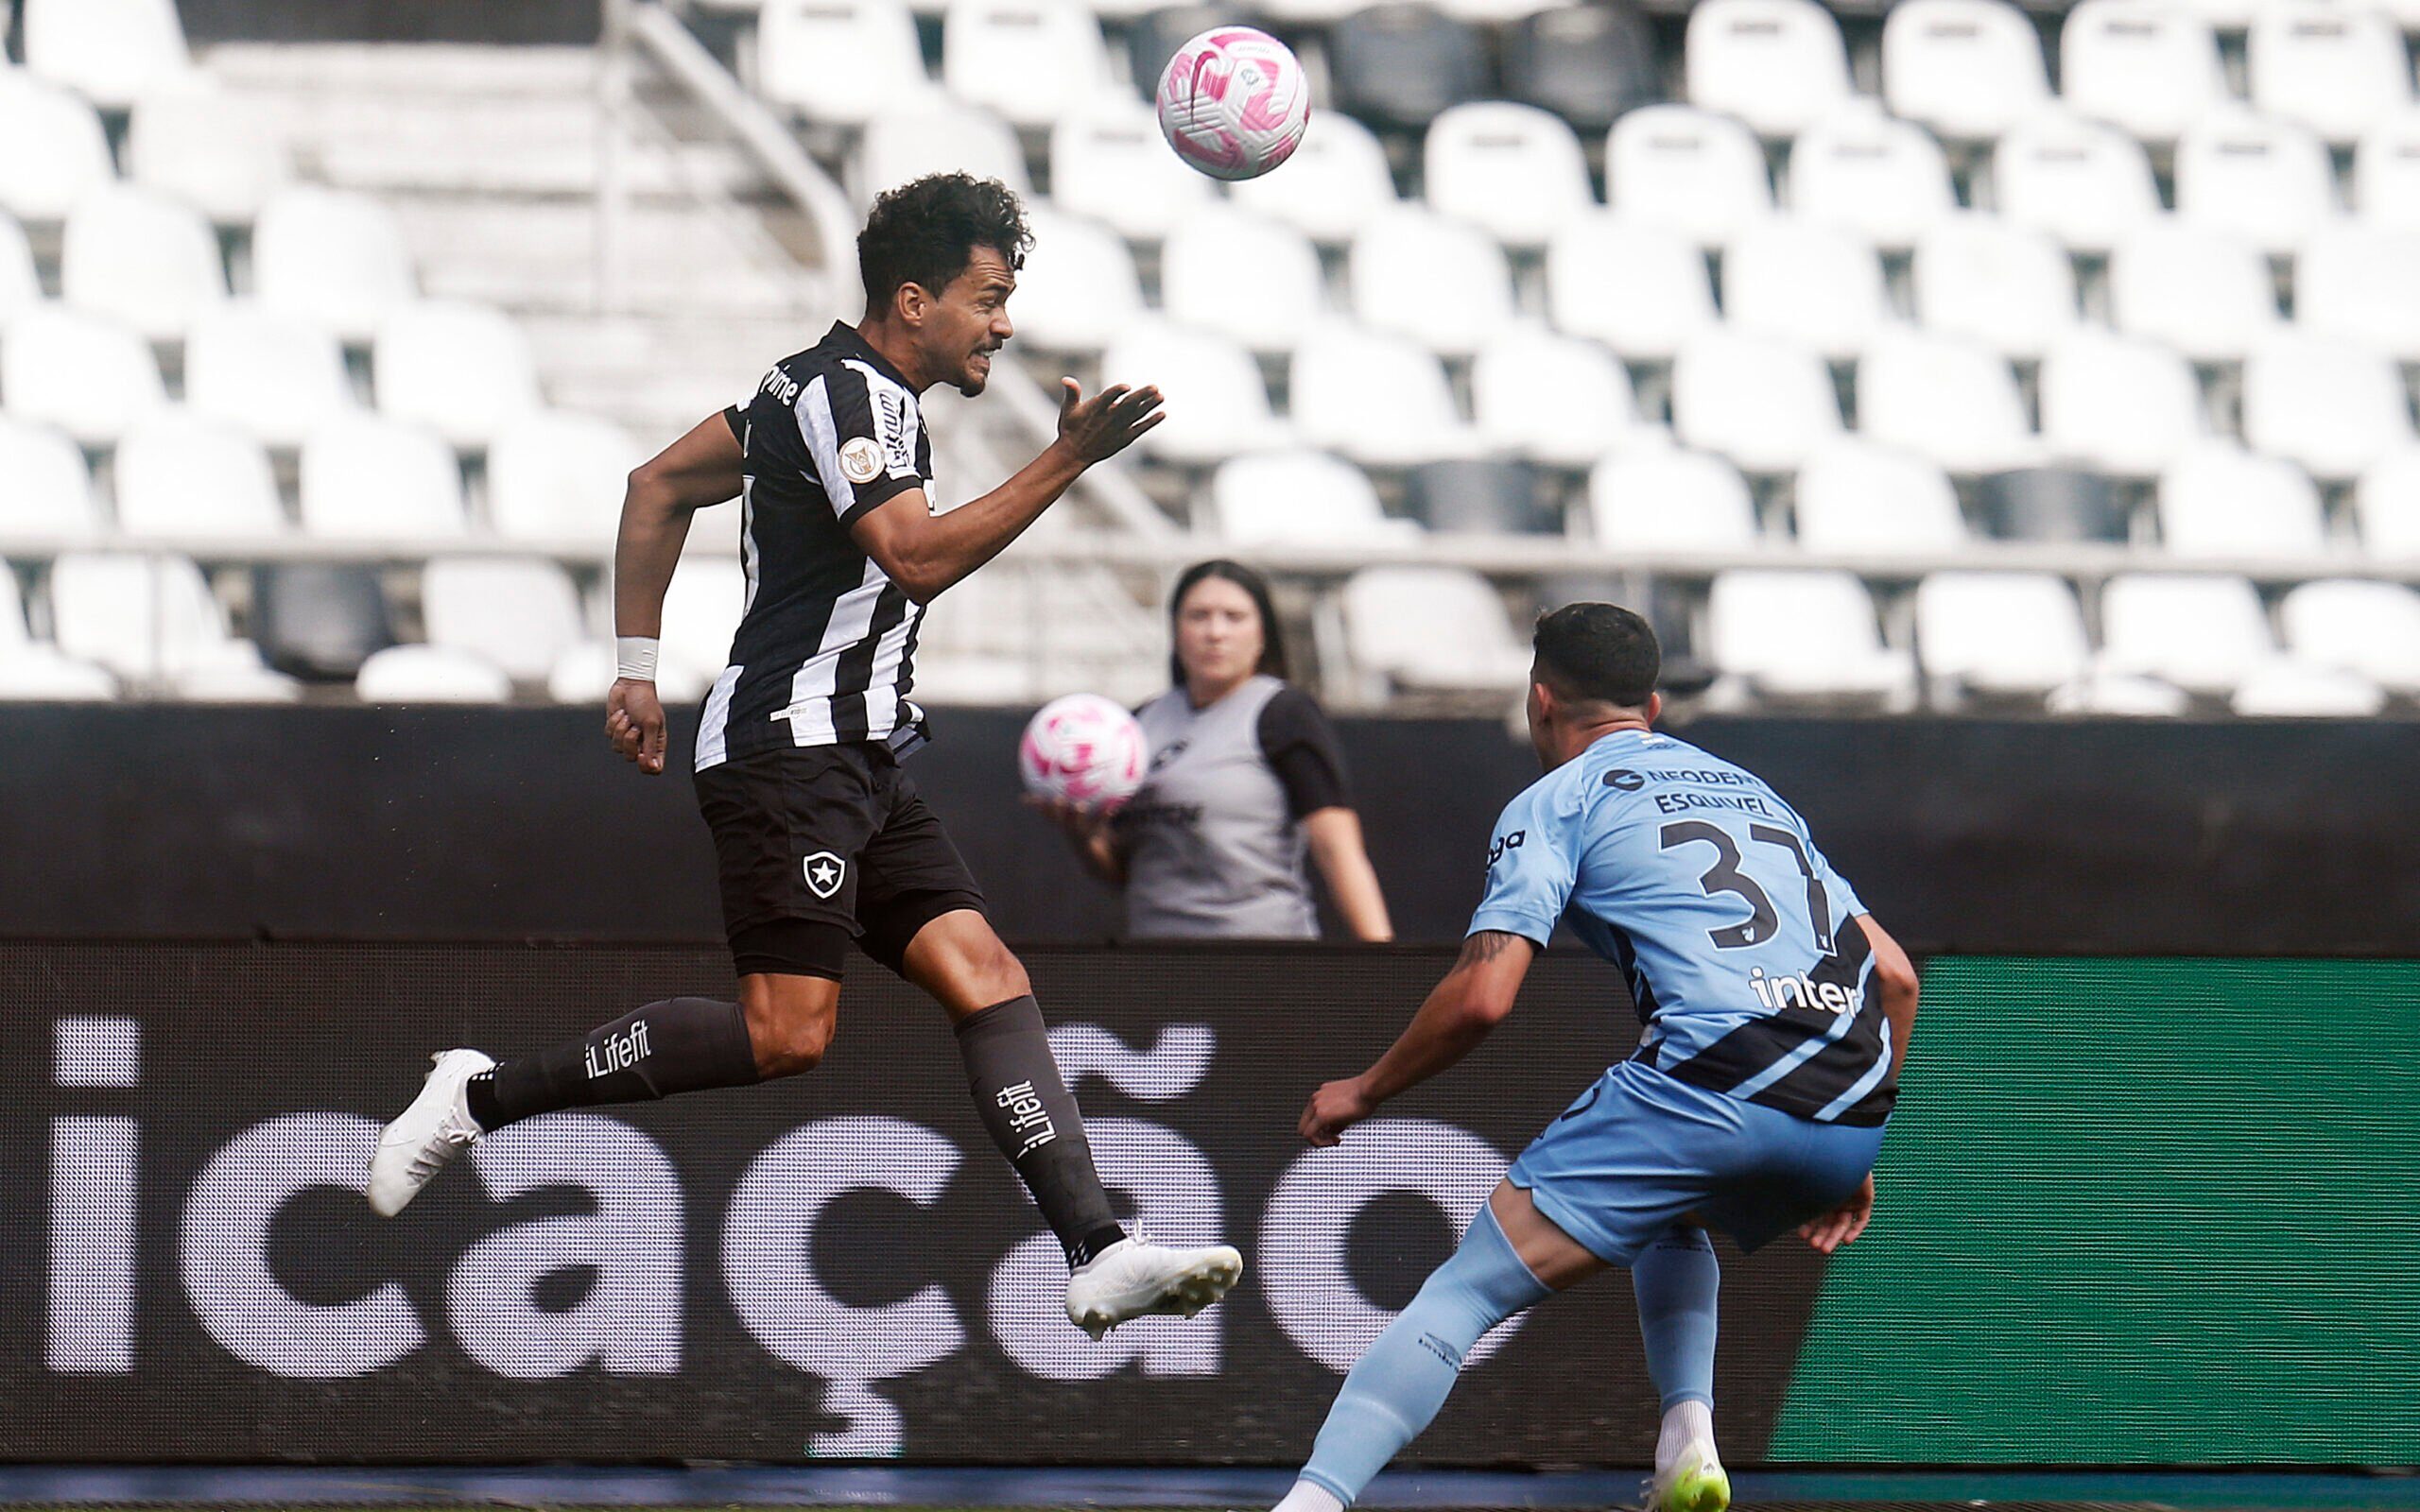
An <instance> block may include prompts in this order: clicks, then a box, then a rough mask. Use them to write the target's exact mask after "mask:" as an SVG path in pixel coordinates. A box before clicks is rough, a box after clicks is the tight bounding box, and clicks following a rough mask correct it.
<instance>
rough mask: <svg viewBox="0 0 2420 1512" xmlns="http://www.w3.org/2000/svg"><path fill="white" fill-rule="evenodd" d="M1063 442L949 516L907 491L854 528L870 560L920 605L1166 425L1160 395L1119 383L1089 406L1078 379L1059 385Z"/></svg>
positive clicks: (918, 494) (917, 492)
mask: <svg viewBox="0 0 2420 1512" xmlns="http://www.w3.org/2000/svg"><path fill="white" fill-rule="evenodd" d="M1060 382H1061V384H1062V385H1063V388H1062V390H1061V392H1060V396H1059V435H1058V437H1057V438H1055V439H1054V440H1052V441H1051V443H1050V444H1049V445H1048V446H1046V447H1044V448H1043V449H1042V455H1040V456H1037V457H1035V458H1034V459H1033V460H1032V461H1030V462H1028V463H1027V464H1026V465H1025V466H1024V467H1022V468H1019V469H1018V470H1017V472H1016V474H1015V475H1014V476H1012V477H1011V478H1010V479H1009V480H1008V481H1007V482H1006V483H1003V484H1001V485H1000V486H999V487H998V488H996V489H994V490H992V491H991V492H989V493H987V494H984V495H983V496H982V497H981V498H979V499H976V500H973V501H971V502H969V503H967V504H964V505H961V506H959V507H958V508H955V509H952V510H951V511H950V512H949V513H947V514H941V515H937V514H934V513H932V512H930V508H929V507H928V506H927V504H926V502H925V493H924V490H921V489H909V490H907V491H906V492H904V493H900V494H896V495H894V496H893V497H892V498H890V500H889V501H888V502H886V503H884V504H882V505H880V506H879V507H875V508H873V509H870V510H868V511H867V512H866V514H865V515H864V516H863V517H862V518H860V519H859V520H858V521H857V523H856V524H854V525H851V526H850V527H849V533H850V534H851V535H852V536H854V537H856V542H857V544H858V545H859V546H860V547H862V548H864V551H865V554H866V555H867V556H869V557H872V558H873V559H874V560H875V561H877V562H879V563H880V564H881V565H882V570H883V572H884V573H885V574H886V575H887V576H889V577H890V580H891V581H892V582H894V583H897V584H898V585H899V588H900V591H901V592H902V593H906V594H907V595H908V597H909V598H912V599H914V600H915V601H916V602H917V603H919V604H925V603H930V602H931V601H932V599H933V597H934V596H935V595H936V594H938V593H941V592H942V590H943V589H945V588H947V587H949V586H950V585H951V584H952V583H955V582H957V581H958V580H959V578H961V577H964V576H966V575H967V574H969V573H971V572H973V571H975V569H977V567H980V566H982V565H983V564H984V563H985V562H987V561H990V560H991V559H992V558H994V557H996V556H998V555H999V554H1000V553H1001V552H1002V551H1003V550H1005V549H1006V548H1007V546H1008V544H1009V542H1010V541H1014V540H1016V539H1017V537H1019V536H1021V535H1023V534H1025V531H1026V527H1027V526H1029V525H1030V524H1033V523H1034V522H1035V521H1036V520H1039V519H1041V518H1042V511H1043V510H1045V509H1047V508H1049V507H1051V506H1052V505H1053V504H1056V503H1058V502H1059V497H1060V495H1062V494H1063V493H1065V492H1066V491H1067V490H1068V489H1069V487H1071V486H1072V485H1073V484H1074V483H1075V481H1076V479H1078V478H1079V477H1081V476H1082V475H1083V472H1084V470H1085V469H1086V468H1088V467H1091V466H1092V465H1093V464H1094V463H1096V462H1102V461H1106V460H1108V459H1109V458H1111V457H1113V456H1115V455H1117V454H1118V453H1120V452H1122V451H1124V450H1126V448H1128V447H1129V446H1132V445H1133V444H1134V440H1135V438H1137V437H1139V436H1141V435H1142V434H1143V433H1144V432H1145V431H1148V430H1150V428H1151V427H1152V426H1154V425H1157V424H1158V423H1159V422H1160V421H1161V420H1162V419H1163V418H1164V412H1163V411H1162V410H1161V408H1160V391H1159V390H1158V389H1156V388H1149V387H1145V388H1129V387H1127V386H1126V385H1124V384H1114V385H1112V386H1111V387H1107V388H1104V389H1102V390H1101V391H1100V392H1099V393H1098V394H1095V395H1094V396H1093V397H1091V398H1090V399H1086V398H1085V397H1084V395H1083V389H1082V388H1081V387H1080V386H1079V385H1078V384H1077V382H1076V380H1074V379H1073V378H1063V379H1061V380H1060Z"/></svg>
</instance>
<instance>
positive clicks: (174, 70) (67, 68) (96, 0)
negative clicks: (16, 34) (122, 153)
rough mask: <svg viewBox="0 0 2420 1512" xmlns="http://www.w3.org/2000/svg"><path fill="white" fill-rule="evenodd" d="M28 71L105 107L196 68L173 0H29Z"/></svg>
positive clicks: (115, 107)
mask: <svg viewBox="0 0 2420 1512" xmlns="http://www.w3.org/2000/svg"><path fill="white" fill-rule="evenodd" d="M25 28H26V29H25V49H26V51H25V57H26V71H27V72H29V73H32V74H36V75H39V76H40V77H43V78H46V79H48V80H50V81H51V82H52V83H54V84H61V85H64V86H65V87H67V88H69V89H72V90H74V91H75V92H76V93H77V94H81V95H83V96H84V97H85V98H86V99H88V100H91V101H92V102H93V103H94V104H95V105H97V106H99V107H100V108H101V109H103V110H105V111H123V110H126V109H128V108H129V107H130V106H132V105H133V104H134V102H135V101H136V100H137V99H140V98H141V97H142V96H143V95H144V94H146V93H147V92H148V91H150V90H153V89H156V88H158V87H160V86H161V85H163V84H169V83H174V82H175V81H176V80H177V79H178V78H180V77H182V76H183V75H185V74H187V73H189V72H191V71H192V68H193V58H192V56H191V55H190V54H189V53H187V52H186V50H185V29H184V26H183V24H182V22H181V21H179V20H178V18H177V5H176V0H25Z"/></svg>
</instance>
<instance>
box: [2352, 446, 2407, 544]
mask: <svg viewBox="0 0 2420 1512" xmlns="http://www.w3.org/2000/svg"><path fill="white" fill-rule="evenodd" d="M2353 504H2354V510H2355V514H2356V517H2357V518H2358V519H2359V521H2360V524H2361V543H2362V545H2364V546H2365V547H2367V548H2368V549H2369V552H2370V554H2371V555H2372V556H2376V557H2384V558H2388V559H2390V560H2412V559H2415V558H2420V447H2411V446H2407V447H2403V448H2400V449H2398V450H2396V451H2394V452H2392V453H2389V454H2388V455H2385V456H2383V457H2380V458H2379V459H2378V460H2377V462H2375V463H2372V464H2371V466H2370V468H2369V470H2368V471H2367V472H2363V473H2362V474H2361V478H2360V481H2359V483H2358V484H2356V485H2355V486H2354V490H2353Z"/></svg>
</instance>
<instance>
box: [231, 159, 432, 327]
mask: <svg viewBox="0 0 2420 1512" xmlns="http://www.w3.org/2000/svg"><path fill="white" fill-rule="evenodd" d="M252 288H253V291H254V292H255V293H256V294H258V295H259V297H260V301H261V302H262V303H263V304H265V305H267V306H268V308H270V309H272V310H276V311H278V312H279V313H281V314H284V315H290V316H293V317H296V318H299V319H303V320H308V321H311V322H312V323H314V324H316V325H320V326H322V327H325V328H326V329H327V330H329V331H332V332H334V333H335V334H336V335H337V338H338V339H340V340H343V341H348V342H354V343H367V342H368V341H369V340H370V338H371V336H372V335H375V334H376V332H377V330H378V327H379V325H380V324H381V323H382V322H383V321H385V320H386V318H387V317H388V316H389V315H390V314H392V313H393V312H394V311H395V310H397V309H399V308H401V307H402V306H403V305H405V304H407V303H409V302H410V301H412V300H414V299H416V298H418V296H419V288H418V285H417V283H415V281H414V279H413V277H412V261H411V254H410V253H409V252H408V251H406V249H405V247H404V233H403V229H402V228H401V227H400V226H398V225H397V224H396V222H395V214H394V212H393V211H391V210H389V209H388V208H387V207H386V206H385V205H382V204H380V203H379V202H378V201H377V200H375V199H373V198H370V197H369V196H368V195H359V194H352V193H348V192H345V191H342V190H336V189H322V188H320V187H318V186H317V185H309V184H302V185H297V186H295V187H294V188H291V189H286V190H283V191H281V192H280V193H279V194H278V195H277V196H276V197H275V198H272V199H270V200H269V202H268V204H267V205H264V206H263V207H261V215H260V219H259V221H257V222H256V223H255V224H254V225H253V227H252Z"/></svg>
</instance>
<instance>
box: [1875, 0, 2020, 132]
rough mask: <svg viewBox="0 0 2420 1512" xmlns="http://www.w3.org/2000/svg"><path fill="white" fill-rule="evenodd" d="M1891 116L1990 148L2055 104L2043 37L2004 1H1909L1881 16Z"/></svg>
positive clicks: (1884, 75)
mask: <svg viewBox="0 0 2420 1512" xmlns="http://www.w3.org/2000/svg"><path fill="white" fill-rule="evenodd" d="M1882 97H1883V100H1884V102H1885V103H1886V104H1888V105H1889V106H1890V108H1891V113H1892V114H1893V115H1895V116H1898V117H1900V118H1901V119H1902V120H1908V121H1913V122H1915V123H1916V124H1917V125H1919V126H1922V127H1924V128H1925V129H1927V130H1929V131H1932V132H1933V133H1934V134H1936V135H1938V136H1942V137H1946V138H1948V139H1950V140H1952V141H1957V142H1990V141H1995V140H1997V138H1998V137H1999V135H2000V134H2001V133H2002V132H2004V131H2006V130H2008V129H2009V128H2011V127H2013V126H2014V125H2016V123H2017V122H2019V121H2021V120H2023V119H2024V118H2025V117H2026V116H2028V115H2030V114H2031V113H2032V112H2035V111H2038V110H2040V109H2041V108H2043V107H2044V106H2046V105H2048V103H2049V101H2050V82H2049V78H2048V75H2047V74H2046V73H2045V72H2044V69H2043V63H2042V39H2041V37H2040V35H2039V34H2038V33H2036V32H2035V31H2034V29H2033V23H2031V21H2028V20H2027V19H2026V18H2025V13H2024V12H2023V11H2021V10H2019V9H2016V7H2014V6H2013V5H2007V4H2004V3H2003V0H1905V3H1903V4H1900V5H1895V6H1893V7H1892V8H1891V9H1890V10H1889V11H1888V12H1886V13H1885V14H1884V16H1883V18H1882Z"/></svg>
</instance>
